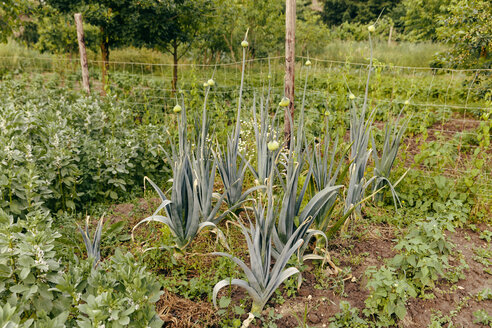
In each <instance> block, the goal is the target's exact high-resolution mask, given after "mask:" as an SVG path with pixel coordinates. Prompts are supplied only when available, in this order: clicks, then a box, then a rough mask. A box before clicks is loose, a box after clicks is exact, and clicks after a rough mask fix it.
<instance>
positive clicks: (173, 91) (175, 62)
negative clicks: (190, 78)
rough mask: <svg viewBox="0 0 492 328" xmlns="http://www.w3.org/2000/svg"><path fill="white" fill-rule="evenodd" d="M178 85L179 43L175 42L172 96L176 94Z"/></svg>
mask: <svg viewBox="0 0 492 328" xmlns="http://www.w3.org/2000/svg"><path fill="white" fill-rule="evenodd" d="M177 84H178V42H177V41H176V40H174V41H173V82H172V94H173V95H174V93H175V92H176V85H177Z"/></svg>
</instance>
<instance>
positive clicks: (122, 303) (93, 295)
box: [65, 249, 162, 328]
mask: <svg viewBox="0 0 492 328" xmlns="http://www.w3.org/2000/svg"><path fill="white" fill-rule="evenodd" d="M73 278H75V279H77V277H76V276H75V277H72V279H73ZM84 278H85V279H84ZM84 278H82V279H83V280H82V281H80V283H79V284H77V285H75V286H76V290H77V289H78V290H80V291H78V293H80V294H81V296H80V300H81V301H83V302H81V303H80V304H79V305H78V309H79V311H80V314H79V315H78V320H77V324H78V326H79V327H87V328H89V327H97V326H99V325H100V324H105V325H106V326H108V325H109V326H110V327H115V328H116V327H125V326H129V325H130V326H131V324H130V323H135V324H138V325H144V326H149V327H156V328H157V327H161V326H162V321H161V320H160V319H159V317H158V316H157V314H156V313H155V302H157V301H158V300H159V298H160V295H161V294H162V292H161V291H160V284H159V283H158V282H157V281H156V280H155V278H154V277H153V276H152V274H151V273H149V272H147V270H146V268H145V267H144V266H141V265H139V263H138V262H136V261H135V258H134V257H133V255H131V254H130V253H127V254H124V253H123V252H121V251H120V250H119V249H117V250H116V252H115V254H114V256H113V257H111V259H110V260H109V261H106V262H104V264H103V265H102V266H101V270H97V271H91V272H90V275H89V276H88V277H84ZM79 279H80V277H79ZM65 282H66V283H69V281H67V280H65ZM85 284H87V285H85ZM84 285H85V286H86V288H85V290H84V289H81V288H82V287H83V286H84ZM65 286H66V285H65ZM72 286H73V285H72Z"/></svg>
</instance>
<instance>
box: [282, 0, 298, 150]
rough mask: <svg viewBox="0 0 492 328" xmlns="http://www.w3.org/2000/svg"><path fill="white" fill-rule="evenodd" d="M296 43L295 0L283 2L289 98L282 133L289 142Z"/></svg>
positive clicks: (286, 91) (292, 119) (287, 94)
mask: <svg viewBox="0 0 492 328" xmlns="http://www.w3.org/2000/svg"><path fill="white" fill-rule="evenodd" d="M295 44H296V0H286V2H285V90H284V92H285V97H287V98H289V101H290V103H289V106H288V107H287V108H286V109H285V116H284V120H285V123H284V135H285V140H286V142H287V144H288V145H289V144H290V134H291V130H290V126H291V124H292V122H294V68H295V64H296V62H295V55H296V54H295Z"/></svg>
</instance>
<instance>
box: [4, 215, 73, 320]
mask: <svg viewBox="0 0 492 328" xmlns="http://www.w3.org/2000/svg"><path fill="white" fill-rule="evenodd" d="M51 226H52V221H51V218H50V217H49V216H48V215H47V214H43V213H40V212H36V213H30V214H29V215H28V216H27V217H26V219H25V220H18V221H17V222H15V221H14V218H13V217H12V216H8V215H6V214H5V213H4V212H3V211H0V268H1V270H0V278H1V283H0V286H1V291H2V293H1V294H0V301H1V303H2V306H3V310H4V311H5V313H9V314H8V317H10V318H17V319H18V320H20V322H21V323H25V322H26V323H29V322H30V323H32V322H33V320H34V319H36V318H38V317H41V318H51V319H54V318H55V317H57V316H59V315H62V317H63V316H65V317H66V315H68V311H67V310H68V308H69V306H70V299H69V298H68V297H67V295H65V294H63V293H61V292H59V291H57V290H56V288H55V287H56V285H57V284H59V283H60V281H61V280H62V275H63V267H62V266H61V265H60V263H59V262H58V260H57V257H56V253H55V250H54V247H55V245H54V244H55V240H56V239H57V238H59V237H60V234H59V233H57V232H56V231H54V230H53V229H52V227H51ZM6 304H9V305H10V307H5V305H6ZM4 320H10V319H4Z"/></svg>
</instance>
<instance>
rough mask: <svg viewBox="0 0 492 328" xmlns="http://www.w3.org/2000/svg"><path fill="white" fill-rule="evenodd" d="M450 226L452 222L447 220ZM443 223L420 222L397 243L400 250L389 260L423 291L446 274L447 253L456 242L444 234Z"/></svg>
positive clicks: (433, 221)
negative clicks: (450, 241) (449, 240)
mask: <svg viewBox="0 0 492 328" xmlns="http://www.w3.org/2000/svg"><path fill="white" fill-rule="evenodd" d="M446 225H447V227H448V228H449V229H452V230H454V229H453V227H452V225H449V224H446ZM442 229H443V224H442V223H441V224H440V223H439V222H438V221H437V220H435V219H432V220H430V221H425V222H418V223H416V224H415V226H413V227H412V228H411V230H410V233H408V234H407V235H406V236H405V237H404V238H403V239H402V240H401V241H400V242H399V243H398V244H397V245H396V246H395V249H396V250H398V251H399V254H397V255H396V256H395V257H394V258H393V259H392V260H391V261H390V264H391V265H392V266H393V267H394V268H397V269H398V270H400V272H401V273H402V275H403V276H404V277H405V278H407V279H409V280H411V281H412V284H413V285H414V286H415V287H416V288H418V290H420V291H421V293H422V294H423V293H424V291H425V288H427V287H433V286H434V281H436V280H437V279H438V278H439V277H442V276H444V270H445V269H446V267H447V264H448V258H447V256H448V255H449V254H450V253H451V250H452V248H453V245H452V244H451V243H449V242H448V241H447V240H446V238H445V236H444V235H443V231H442Z"/></svg>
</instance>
